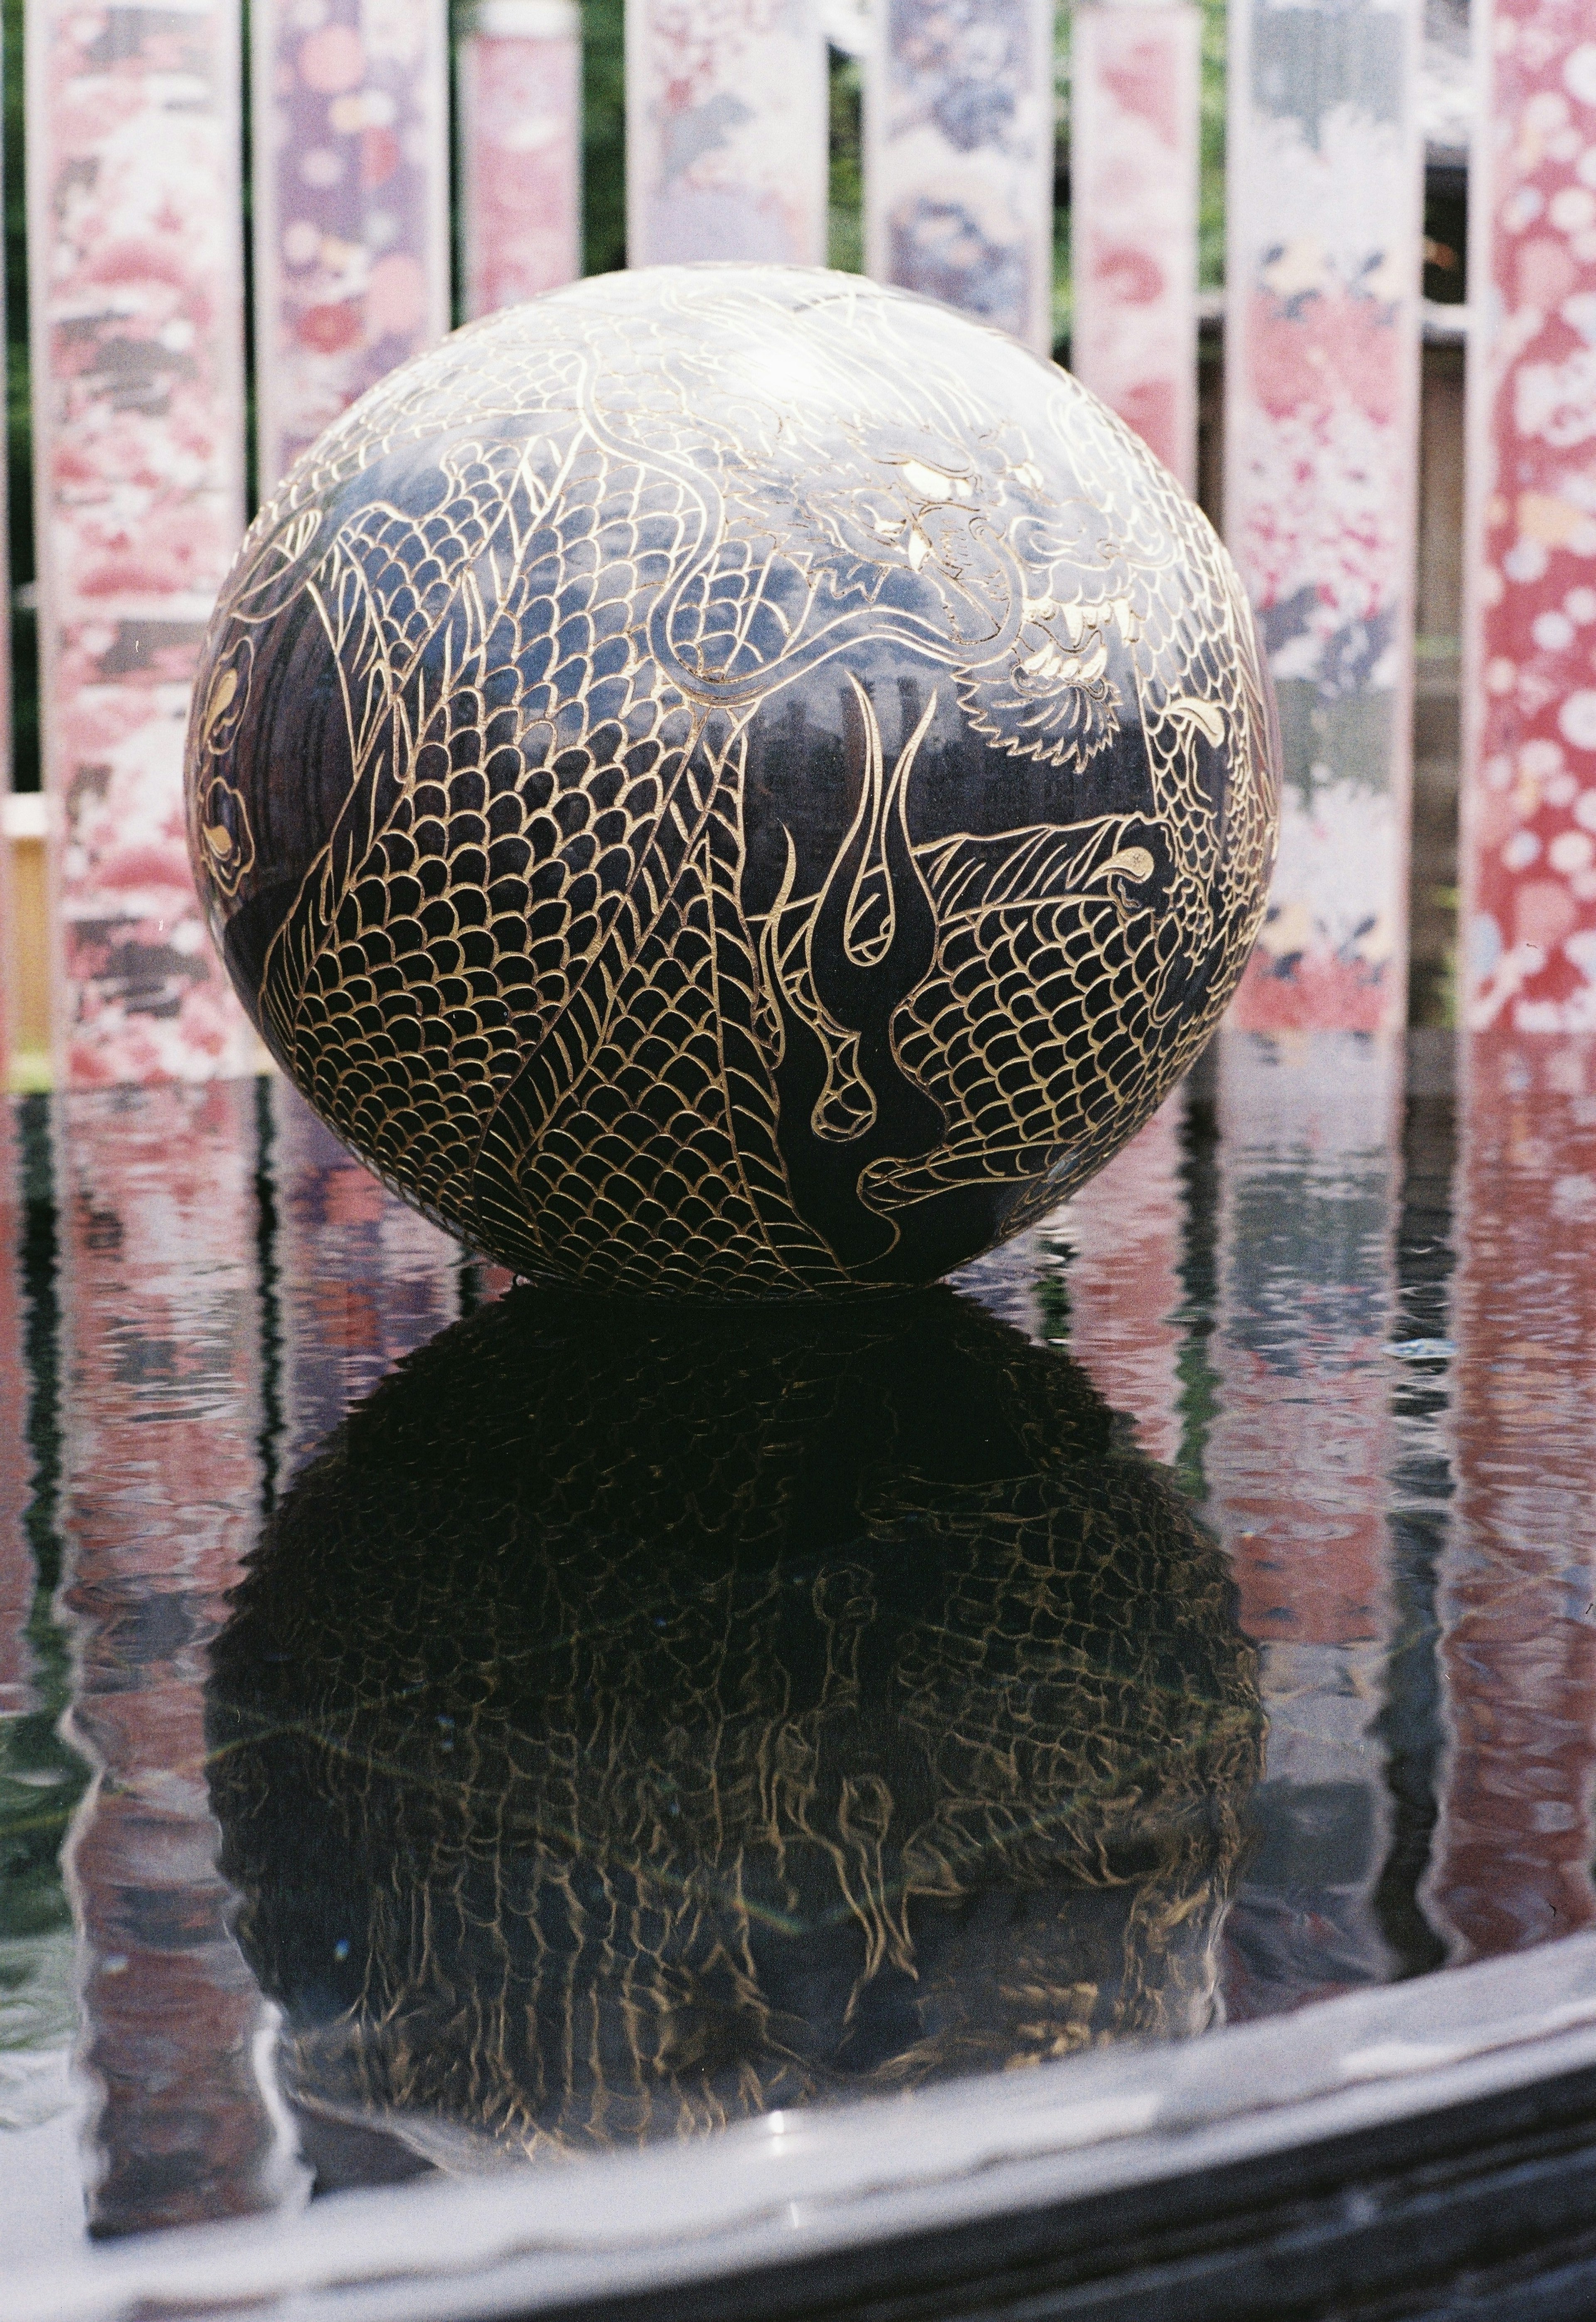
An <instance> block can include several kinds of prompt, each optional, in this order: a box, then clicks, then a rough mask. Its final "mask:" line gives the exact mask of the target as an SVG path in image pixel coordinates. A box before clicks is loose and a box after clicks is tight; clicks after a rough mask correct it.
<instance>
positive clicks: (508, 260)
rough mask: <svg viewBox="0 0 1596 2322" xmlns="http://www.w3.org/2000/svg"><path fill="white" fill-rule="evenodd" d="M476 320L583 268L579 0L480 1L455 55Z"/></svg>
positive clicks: (469, 282) (468, 302) (465, 254)
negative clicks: (576, 4) (576, 5)
mask: <svg viewBox="0 0 1596 2322" xmlns="http://www.w3.org/2000/svg"><path fill="white" fill-rule="evenodd" d="M456 73H457V85H458V87H459V90H460V166H461V187H460V192H461V257H462V258H463V260H464V263H465V310H466V313H467V315H469V316H472V317H474V316H476V315H493V314H497V312H498V310H499V308H500V307H501V306H516V305H518V304H519V302H520V301H521V300H522V299H523V298H535V297H537V296H538V295H539V293H540V292H541V291H544V290H554V289H557V288H559V286H560V285H561V283H562V282H571V281H574V280H575V279H576V277H577V276H578V275H579V273H580V272H581V270H582V248H581V240H582V216H581V211H582V48H581V20H580V18H579V15H578V14H577V10H576V7H575V5H574V0H477V5H476V6H475V7H474V8H473V9H472V10H471V11H470V14H469V15H468V17H467V19H466V23H465V29H464V32H463V33H462V36H461V41H460V44H459V47H458V50H457V52H456Z"/></svg>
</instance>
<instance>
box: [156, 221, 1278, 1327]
mask: <svg viewBox="0 0 1596 2322" xmlns="http://www.w3.org/2000/svg"><path fill="white" fill-rule="evenodd" d="M1278 757H1279V751H1278V744H1277V742H1276V740H1275V738H1274V735H1273V726H1272V709H1271V707H1270V702H1269V696H1268V689H1267V681H1266V679H1265V677H1264V675H1263V670H1262V666H1261V663H1260V658H1259V654H1258V649H1257V644H1256V640H1255V637H1254V629H1253V624H1252V619H1251V616H1250V614H1249V612H1248V610H1247V608H1246V604H1245V599H1244V598H1243V595H1242V592H1241V588H1240V584H1239V582H1238V581H1237V579H1236V573H1235V571H1234V569H1233V568H1232V566H1231V564H1230V562H1229V560H1228V558H1227V556H1226V554H1225V552H1224V550H1223V549H1222V548H1221V546H1220V545H1219V543H1218V540H1217V539H1216V537H1215V535H1214V534H1213V532H1212V531H1211V530H1210V528H1209V526H1208V524H1207V522H1206V521H1205V519H1204V518H1203V517H1201V516H1200V515H1199V512H1198V511H1197V509H1196V508H1194V507H1192V505H1191V504H1190V501H1189V500H1187V499H1186V498H1185V497H1184V496H1183V494H1182V493H1181V491H1180V490H1179V489H1177V487H1176V486H1175V485H1174V483H1173V482H1172V480H1171V478H1170V477H1169V475H1168V474H1167V473H1166V471H1164V470H1163V468H1161V467H1160V466H1159V465H1158V463H1157V462H1155V461H1154V459H1153V458H1152V456H1151V454H1150V453H1148V452H1147V451H1146V450H1145V447H1144V446H1143V445H1142V444H1141V443H1138V442H1137V441H1136V439H1135V437H1134V436H1132V435H1131V434H1130V433H1129V432H1128V431H1127V430H1126V428H1125V427H1123V426H1122V425H1120V424H1119V422H1118V421H1117V420H1116V419H1115V418H1114V417H1113V416H1111V415H1110V414H1109V413H1108V411H1106V410H1105V409H1104V407H1102V406H1101V405H1100V404H1099V403H1098V402H1097V401H1096V400H1095V398H1093V397H1091V396H1090V395H1089V394H1088V393H1086V391H1085V390H1084V389H1081V387H1079V386H1078V385H1077V384H1076V383H1075V381H1074V380H1073V379H1071V378H1070V377H1069V376H1068V374H1067V373H1065V372H1063V371H1061V370H1057V369H1055V368H1054V367H1053V365H1052V364H1050V363H1045V362H1043V361H1038V360H1037V359H1036V358H1035V357H1034V356H1032V355H1030V354H1028V353H1026V352H1025V350H1024V349H1022V348H1021V347H1019V346H1018V345H1017V344H1016V343H1014V342H1013V341H1011V340H1008V339H1007V338H1005V337H1003V336H1002V335H1001V334H998V333H995V332H992V331H990V330H987V329H985V328H983V327H981V326H980V325H976V324H974V323H971V322H970V321H968V320H967V319H965V318H964V317H962V316H961V315H954V314H953V313H951V312H949V311H947V310H946V309H944V308H943V307H941V306H935V305H933V304H931V303H930V302H928V301H924V300H920V299H916V298H912V297H907V295H905V294H904V293H901V292H898V291H893V290H887V289H882V288H879V287H878V286H876V285H874V284H872V283H869V282H865V281H862V280H860V279H857V278H855V277H852V276H843V275H834V274H827V273H825V272H821V271H818V270H815V271H810V270H801V269H788V268H763V267H743V266H729V267H687V268H660V269H652V270H643V271H640V272H637V273H631V274H618V275H612V276H607V277H605V278H602V279H597V280H592V281H587V282H582V283H579V284H577V285H575V286H573V287H572V288H570V289H567V290H562V291H559V292H556V293H554V294H553V295H552V296H551V297H545V298H541V299H538V300H536V301H535V302H534V303H533V304H532V305H530V306H521V307H517V308H515V309H514V310H513V311H511V312H509V313H507V314H503V315H497V316H494V317H492V318H491V319H489V320H488V321H486V322H483V323H479V324H477V325H473V326H472V327H471V328H470V329H468V330H465V331H461V332H459V333H457V334H455V336H454V337H453V338H451V339H450V340H449V341H447V342H446V343H444V344H443V345H442V346H441V347H439V348H438V349H436V350H435V351H434V352H432V353H429V354H426V355H424V356H422V357H421V358H419V359H418V360H417V361H414V362H411V363H408V364H406V365H405V366H404V367H403V368H402V369H401V370H397V371H396V372H394V373H393V374H392V375H391V377H389V378H388V379H385V380H384V381H383V382H382V383H381V384H380V385H379V386H378V387H377V388H376V389H373V390H372V391H371V392H370V393H369V395H367V396H365V397H364V398H362V399H361V400H360V402H359V403H357V404H356V405H355V406H354V407H352V409H351V410H350V411H349V412H348V413H346V414H345V416H343V417H342V419H341V420H339V421H338V422H337V424H336V425H334V426H333V427H332V428H331V429H329V431H328V432H327V434H325V435H324V436H323V437H322V439H321V441H320V442H319V443H316V444H315V445H314V446H313V447H312V449H311V450H310V451H309V452H307V453H306V454H305V455H304V457H303V458H302V459H301V460H300V461H299V462H298V463H297V464H296V466H295V467H294V468H293V469H292V470H291V471H290V472H289V474H288V476H287V479H286V480H285V481H284V482H283V484H282V485H281V486H280V487H279V488H278V491H277V492H276V494H275V495H274V497H273V498H271V499H270V500H269V503H268V504H267V505H266V507H263V509H262V510H261V512H260V516H259V517H258V518H257V519H256V521H255V523H254V525H253V526H251V531H250V534H249V536H248V539H247V540H246V541H245V544H244V546H243V548H242V552H241V553H240V556H239V559H238V562H237V563H236V564H235V566H234V568H233V573H232V575H231V577H230V579H229V580H228V582H227V585H226V587H225V589H224V590H223V595H222V600H221V604H220V607H219V608H218V611H217V614H216V617H215V620H214V624H213V626H212V629H211V633H210V637H209V640H208V644H207V647H206V654H205V663H204V666H203V667H202V670H201V672H200V678H199V682H198V685H197V688H196V697H195V712H194V718H193V721H192V725H191V729H190V738H189V756H188V804H189V829H190V840H191V845H192V848H193V853H194V860H195V864H196V873H197V876H198V880H199V883H200V888H201V891H202V893H203V895H204V896H205V901H206V905H207V909H208V911H209V916H210V920H211V925H212V928H213V931H214V936H215V938H216V941H217V943H218V945H219V946H220V947H221V950H222V953H223V957H224V958H225V960H226V962H227V964H228V967H229V970H230V972H231V974H232V975H233V981H234V983H236V985H237V987H238V990H239V992H241V994H242V997H243V1000H244V1001H245V1004H246V1006H247V1007H248V1008H249V1009H250V1010H251V1014H252V1016H253V1017H254V1019H255V1021H256V1023H257V1024H258V1025H259V1026H260V1030H261V1032H262V1034H263V1035H264V1037H265V1038H266V1040H267V1042H268V1044H269V1047H271V1049H272V1050H273V1052H274V1053H275V1055H276V1056H277V1057H278V1060H279V1062H280V1063H281V1064H282V1065H283V1066H284V1068H285V1070H286V1071H287V1073H288V1074H290V1076H291V1077H292V1078H293V1080H294V1081H295V1082H296V1083H297V1085H298V1086H299V1088H300V1089H301V1090H302V1091H303V1092H304V1093H305V1094H306V1096H307V1097H308V1098H309V1100H310V1102H312V1104H314V1105H315V1108H316V1110H317V1111H318V1112H320V1114H321V1115H322V1117H323V1119H324V1120H325V1121H326V1122H327V1123H328V1125H329V1126H330V1127H331V1128H332V1129H333V1130H334V1131H335V1132H336V1133H337V1134H338V1135H339V1136H340V1137H341V1138H343V1139H344V1140H345V1142H346V1143H348V1144H349V1145H350V1146H351V1147H352V1148H353V1149H354V1150H355V1151H356V1152H357V1153H359V1154H360V1156H362V1157H363V1158H364V1159H365V1160H367V1161H368V1162H369V1164H370V1165H371V1166H372V1167H373V1168H374V1169H376V1170H377V1171H378V1173H379V1174H380V1175H381V1176H382V1177H383V1178H384V1179H385V1180H386V1181H387V1182H388V1184H390V1185H392V1186H393V1187H394V1188H395V1189H396V1190H397V1192H399V1193H402V1194H404V1195H405V1196H406V1198H407V1199H408V1200H410V1201H413V1202H415V1203H416V1204H417V1205H418V1206H419V1207H420V1208H422V1209H423V1210H424V1211H426V1212H427V1213H428V1214H429V1215H431V1216H433V1217H434V1218H436V1219H438V1220H440V1221H441V1222H442V1224H444V1225H446V1226H448V1227H449V1228H450V1229H451V1230H453V1231H455V1232H457V1233H459V1234H460V1235H461V1237H462V1238H463V1239H465V1240H467V1241H468V1242H470V1243H471V1244H472V1245H474V1246H475V1247H477V1248H481V1249H483V1250H486V1251H488V1252H490V1253H491V1254H492V1255H493V1256H494V1257H497V1258H500V1259H502V1260H503V1261H504V1262H505V1263H506V1264H507V1265H509V1266H514V1267H515V1268H517V1269H518V1270H520V1271H522V1272H524V1273H527V1274H530V1275H555V1276H561V1277H563V1278H565V1279H568V1280H570V1281H580V1282H584V1283H587V1284H592V1285H594V1286H596V1287H603V1288H608V1289H620V1290H633V1291H688V1292H694V1291H702V1292H708V1293H712V1294H719V1295H725V1294H734V1293H743V1294H754V1295H761V1296H771V1295H780V1294H792V1293H802V1292H807V1291H825V1290H831V1289H839V1288H844V1287H846V1286H849V1285H851V1284H914V1283H923V1282H926V1281H929V1280H930V1279H932V1278H934V1277H935V1276H936V1275H941V1274H944V1273H945V1272H947V1271H948V1270H949V1269H950V1268H951V1267H952V1266H955V1265H957V1264H959V1263H961V1262H962V1261H963V1260H964V1259H967V1258H969V1257H972V1256H974V1255H976V1254H977V1253H978V1252H980V1251H981V1250H982V1249H984V1248H987V1247H989V1246H990V1244H991V1243H992V1242H993V1241H995V1240H998V1239H1001V1238H1002V1237H1003V1236H1004V1235H1006V1234H1008V1233H1010V1232H1012V1231H1014V1230H1016V1229H1017V1227H1018V1226H1020V1225H1022V1224H1024V1223H1025V1222H1026V1220H1027V1219H1029V1218H1030V1217H1033V1216H1035V1215H1036V1214H1037V1213H1038V1212H1039V1211H1042V1210H1043V1209H1044V1208H1046V1207H1048V1206H1050V1205H1051V1204H1052V1203H1053V1202H1056V1201H1058V1200H1060V1199H1061V1198H1062V1197H1063V1196H1064V1195H1065V1194H1067V1193H1069V1192H1071V1191H1072V1188H1073V1187H1075V1186H1076V1185H1078V1184H1080V1183H1081V1180H1082V1179H1083V1178H1085V1177H1086V1176H1087V1175H1090V1173H1091V1172H1092V1171H1093V1170H1094V1169H1096V1168H1098V1167H1099V1166H1100V1165H1101V1163H1102V1162H1103V1161H1105V1160H1106V1159H1107V1158H1108V1156H1109V1155H1110V1154H1111V1153H1112V1152H1113V1151H1114V1150H1115V1149H1116V1147H1117V1146H1119V1145H1120V1144H1121V1143H1123V1142H1124V1140H1125V1139H1126V1138H1127V1137H1129V1136H1130V1135H1131V1133H1132V1132H1133V1131H1134V1130H1135V1129H1136V1128H1137V1127H1138V1126H1139V1125H1140V1124H1141V1122H1142V1121H1143V1120H1145V1119H1146V1118H1147V1116H1148V1114H1149V1113H1150V1112H1151V1111H1153V1110H1154V1107H1155V1106H1156V1105H1157V1104H1158V1102H1160V1100H1161V1099H1162V1097H1163V1095H1164V1094H1165V1093H1166V1092H1167V1091H1168V1089H1169V1088H1170V1087H1171V1085H1172V1083H1173V1081H1174V1080H1175V1078H1176V1077H1177V1076H1178V1074H1180V1073H1181V1071H1182V1070H1183V1069H1184V1068H1185V1066H1186V1065H1189V1064H1190V1061H1191V1059H1192V1057H1193V1056H1194V1055H1195V1054H1196V1052H1197V1051H1198V1049H1199V1047H1200V1046H1201V1045H1202V1043H1203V1041H1204V1040H1205V1039H1206V1038H1207V1037H1208V1033H1209V1032H1210V1031H1211V1030H1212V1028H1213V1026H1214V1024H1215V1022H1216V1021H1217V1019H1218V1015H1219V1013H1220V1011H1221V1010H1222V1009H1223V1007H1224V1005H1225V1003H1226V1001H1227V999H1228V997H1229V995H1230V993H1231V992H1232V991H1233V990H1234V988H1235V985H1236V981H1237V979H1238V978H1239V976H1240V974H1241V972H1242V969H1243V967H1244V965H1245V961H1246V956H1247V954H1248V951H1249V949H1250V947H1251V945H1252V942H1253V937H1254V933H1255V931H1256V928H1257V926H1258V923H1259V920H1260V919H1261V917H1262V914H1263V905H1264V897H1265V891H1266V886H1267V882H1268V876H1269V871H1270V867H1271V863H1272V852H1273V846H1274V834H1275V825H1276V814H1277V790H1278V786H1277V767H1278Z"/></svg>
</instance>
